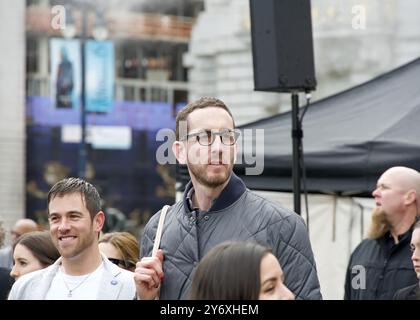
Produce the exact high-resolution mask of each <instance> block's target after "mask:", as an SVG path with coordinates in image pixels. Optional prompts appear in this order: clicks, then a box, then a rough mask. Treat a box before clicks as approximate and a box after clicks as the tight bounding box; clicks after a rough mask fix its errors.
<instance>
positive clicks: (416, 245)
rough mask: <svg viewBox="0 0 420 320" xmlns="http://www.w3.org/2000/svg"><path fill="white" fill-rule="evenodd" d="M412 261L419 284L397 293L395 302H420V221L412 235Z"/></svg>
mask: <svg viewBox="0 0 420 320" xmlns="http://www.w3.org/2000/svg"><path fill="white" fill-rule="evenodd" d="M411 251H412V255H411V260H412V261H413V266H414V271H415V272H416V275H417V280H418V281H417V283H415V284H413V285H412V286H408V287H405V288H403V289H400V290H398V291H397V293H396V294H395V296H394V299H395V300H420V221H417V222H416V224H415V225H414V228H413V234H412V235H411Z"/></svg>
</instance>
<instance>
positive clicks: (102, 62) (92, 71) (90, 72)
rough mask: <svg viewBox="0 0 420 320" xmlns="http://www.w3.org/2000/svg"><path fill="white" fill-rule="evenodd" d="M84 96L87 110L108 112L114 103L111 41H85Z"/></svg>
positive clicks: (112, 47) (112, 49) (112, 48)
mask: <svg viewBox="0 0 420 320" xmlns="http://www.w3.org/2000/svg"><path fill="white" fill-rule="evenodd" d="M85 59H86V60H85V61H86V73H85V76H86V77H85V98H86V100H85V101H86V111H87V112H105V113H106V112H109V111H110V109H111V108H112V106H113V104H114V46H113V43H112V41H94V40H88V41H86V46H85Z"/></svg>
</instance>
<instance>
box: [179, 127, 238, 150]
mask: <svg viewBox="0 0 420 320" xmlns="http://www.w3.org/2000/svg"><path fill="white" fill-rule="evenodd" d="M217 136H219V137H220V140H221V141H222V143H223V144H224V145H226V146H232V145H234V144H235V143H236V140H238V137H239V131H235V130H231V129H224V130H221V131H219V132H215V131H212V130H203V131H199V132H195V133H189V134H187V135H185V136H184V137H182V138H181V141H185V140H187V139H189V138H193V137H195V138H196V139H197V142H198V143H199V144H200V145H202V146H205V147H207V146H211V145H212V144H213V142H214V140H216V137H217Z"/></svg>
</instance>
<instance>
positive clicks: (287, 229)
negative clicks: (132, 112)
mask: <svg viewBox="0 0 420 320" xmlns="http://www.w3.org/2000/svg"><path fill="white" fill-rule="evenodd" d="M237 138H238V132H237V131H236V130H235V123H234V120H233V117H232V114H231V112H230V111H229V109H228V108H227V106H226V105H225V104H224V103H223V102H222V101H221V100H219V99H215V98H201V99H199V100H197V101H195V102H191V103H190V104H188V105H187V106H186V107H184V108H183V109H182V110H181V111H180V112H179V113H178V115H177V118H176V141H175V142H174V144H173V146H172V150H173V152H174V154H175V156H176V158H177V160H178V161H179V162H180V163H181V164H186V165H187V167H188V171H189V174H190V177H191V181H190V183H189V184H188V185H187V186H186V189H185V192H184V196H183V199H182V200H181V201H179V202H177V203H176V204H174V205H173V206H172V207H171V208H170V209H169V211H168V214H167V216H166V221H165V224H164V229H163V235H162V239H161V250H159V251H158V252H157V254H156V255H155V256H151V255H152V247H153V242H154V238H155V235H156V230H157V225H158V220H159V217H160V213H157V214H155V215H154V216H153V217H152V218H151V219H150V221H149V222H148V224H147V225H146V227H145V229H144V232H143V238H142V245H141V254H142V259H141V261H140V262H138V263H137V268H136V272H135V276H134V277H135V281H136V286H137V293H138V297H139V298H140V299H155V298H160V299H187V298H188V296H189V291H190V287H191V283H192V277H193V274H194V272H195V269H196V266H197V264H198V262H199V261H200V260H201V258H202V257H203V256H204V255H205V254H206V253H207V252H208V251H209V250H210V249H212V248H213V247H214V246H216V245H217V244H219V243H221V242H224V241H226V240H237V241H246V240H251V241H252V240H253V241H256V242H259V243H261V244H263V245H265V246H267V247H269V248H272V249H273V252H274V254H275V256H276V258H277V259H278V260H279V261H280V263H281V265H282V266H283V267H284V272H285V278H286V281H287V283H286V285H287V286H288V287H289V288H290V289H291V290H292V291H293V293H294V294H295V295H296V297H297V298H298V299H320V298H321V293H320V288H319V282H318V277H317V273H316V267H315V260H314V257H313V253H312V248H311V244H310V242H309V237H308V233H307V230H306V227H305V224H304V222H303V220H302V218H301V217H299V216H298V215H297V214H296V213H294V212H292V211H289V210H287V209H285V208H283V207H281V206H280V205H279V204H277V203H274V202H271V201H268V200H266V199H264V198H262V197H260V196H258V195H256V194H255V193H253V192H251V191H250V190H248V189H247V188H246V186H245V184H244V183H243V182H242V180H241V179H239V178H238V177H237V176H236V175H235V174H234V173H233V172H232V169H233V165H234V163H235V159H236V153H237V146H236V141H237Z"/></svg>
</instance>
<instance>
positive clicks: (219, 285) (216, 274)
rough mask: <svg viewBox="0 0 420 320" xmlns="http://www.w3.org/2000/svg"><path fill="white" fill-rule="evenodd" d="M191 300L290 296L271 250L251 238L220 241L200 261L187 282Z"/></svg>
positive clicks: (288, 298) (282, 297) (281, 297)
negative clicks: (190, 281)
mask: <svg viewBox="0 0 420 320" xmlns="http://www.w3.org/2000/svg"><path fill="white" fill-rule="evenodd" d="M190 297H191V299H194V300H293V299H294V295H293V293H292V292H291V291H290V290H289V289H288V288H287V287H286V286H285V285H284V275H283V270H282V269H281V267H280V264H279V262H278V260H277V258H276V257H275V256H274V255H273V254H272V252H271V250H270V249H268V248H266V247H264V246H261V245H259V244H257V243H254V242H232V241H226V242H223V243H221V244H219V245H217V246H216V247H214V248H213V249H211V250H210V251H209V252H208V253H207V254H206V255H205V256H204V257H203V259H202V260H201V261H200V263H199V264H198V266H197V270H196V271H195V274H194V278H193V282H192V285H191V296H190Z"/></svg>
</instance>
